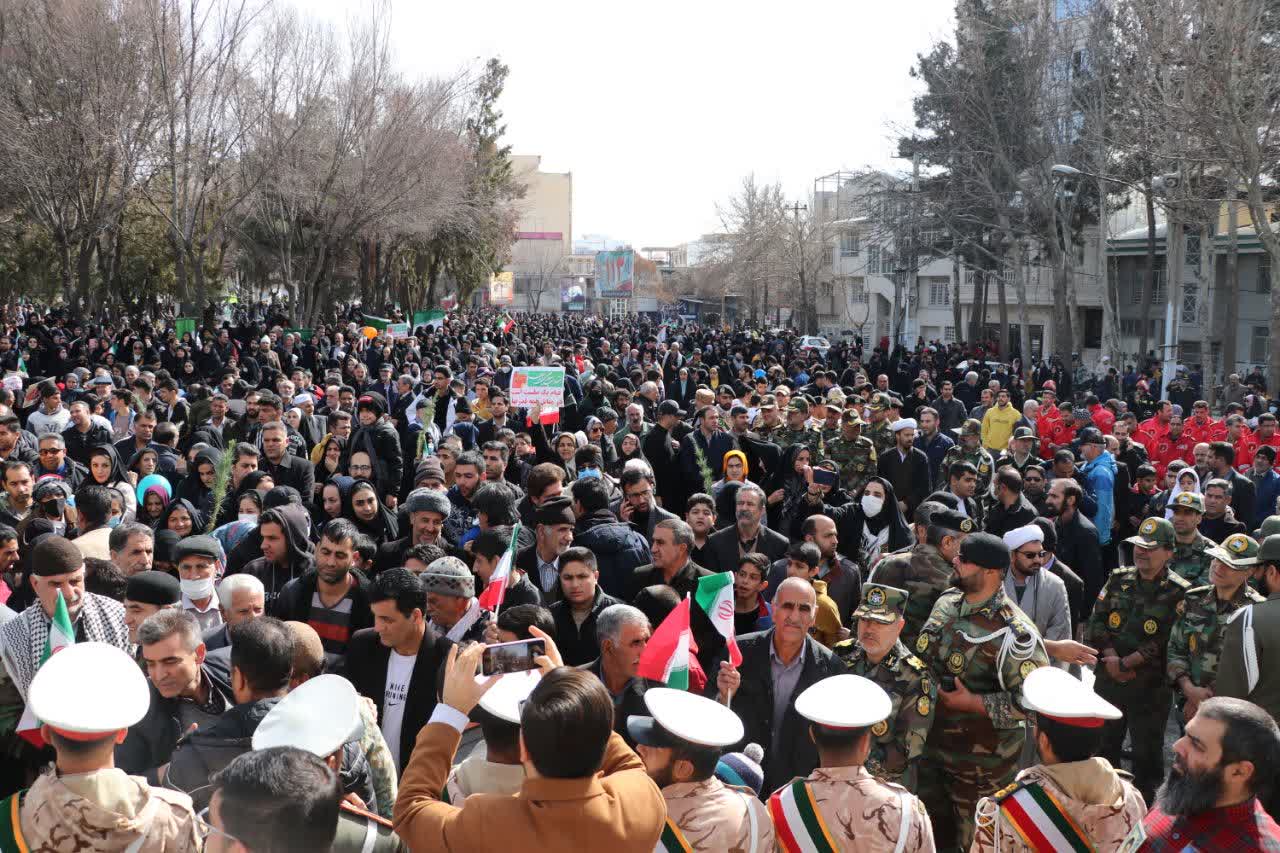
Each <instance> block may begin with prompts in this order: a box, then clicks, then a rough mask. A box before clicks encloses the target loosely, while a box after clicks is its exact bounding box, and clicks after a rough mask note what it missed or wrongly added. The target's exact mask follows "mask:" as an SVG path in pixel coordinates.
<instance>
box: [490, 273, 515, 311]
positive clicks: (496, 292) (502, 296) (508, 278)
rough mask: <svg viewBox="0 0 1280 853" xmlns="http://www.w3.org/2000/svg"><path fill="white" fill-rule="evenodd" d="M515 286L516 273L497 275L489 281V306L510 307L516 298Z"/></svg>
mask: <svg viewBox="0 0 1280 853" xmlns="http://www.w3.org/2000/svg"><path fill="white" fill-rule="evenodd" d="M515 285H516V274H515V273H513V272H500V273H495V274H494V276H493V277H492V278H491V279H490V280H489V304H490V305H510V304H511V302H512V300H513V299H514V298H515Z"/></svg>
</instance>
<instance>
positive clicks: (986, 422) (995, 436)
mask: <svg viewBox="0 0 1280 853" xmlns="http://www.w3.org/2000/svg"><path fill="white" fill-rule="evenodd" d="M1021 417H1022V413H1021V412H1019V411H1018V410H1017V409H1015V408H1014V407H1013V406H1012V405H1010V403H1009V392H1008V391H1007V390H1006V389H1004V388H1001V389H1000V392H999V393H998V394H996V404H995V405H994V406H992V407H991V408H990V409H987V413H986V414H985V415H983V416H982V446H983V447H985V448H986V449H987V450H989V451H991V455H992V456H998V455H999V454H1001V453H1003V452H1004V451H1006V450H1008V449H1009V438H1010V436H1012V435H1013V426H1014V424H1016V423H1017V422H1018V420H1019V419H1020V418H1021Z"/></svg>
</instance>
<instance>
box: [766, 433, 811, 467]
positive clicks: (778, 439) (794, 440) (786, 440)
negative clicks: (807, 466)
mask: <svg viewBox="0 0 1280 853" xmlns="http://www.w3.org/2000/svg"><path fill="white" fill-rule="evenodd" d="M772 441H773V443H774V444H776V445H778V446H779V447H781V448H782V449H783V450H786V449H787V448H788V447H791V446H792V445H793V444H803V445H804V446H805V447H807V448H809V453H810V455H811V456H812V462H811V464H816V463H817V462H818V461H819V460H820V459H822V433H820V432H818V431H817V430H816V429H809V428H808V427H804V428H803V429H791V428H790V427H788V426H784V427H783V428H782V429H780V430H778V431H777V432H776V433H774V434H773V436H772Z"/></svg>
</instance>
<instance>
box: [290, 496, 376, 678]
mask: <svg viewBox="0 0 1280 853" xmlns="http://www.w3.org/2000/svg"><path fill="white" fill-rule="evenodd" d="M359 535H360V532H359V531H358V530H356V526H355V525H354V524H352V523H351V522H350V521H348V520H347V519H345V518H335V519H333V520H331V521H329V522H326V523H325V526H324V529H323V530H322V531H321V532H320V542H319V543H318V544H317V545H316V551H315V565H316V567H315V568H314V569H312V570H311V571H309V572H307V573H306V574H304V575H302V576H301V577H296V578H294V579H293V580H291V581H289V582H288V583H287V584H285V585H284V589H282V590H281V591H280V597H279V598H277V599H276V602H275V605H274V607H273V608H272V615H273V616H277V617H279V618H280V619H281V620H282V621H287V622H302V623H304V624H307V625H310V626H311V627H312V628H314V629H315V632H316V633H317V634H318V635H319V636H320V642H321V644H322V645H323V646H324V651H325V655H326V656H327V657H330V658H331V659H332V658H335V657H341V656H342V655H345V654H346V652H347V643H348V642H349V641H350V640H351V635H352V634H354V633H355V632H356V631H359V630H361V629H362V628H372V627H373V611H372V610H371V609H370V608H369V581H368V580H367V579H366V578H365V576H364V575H363V574H361V573H360V572H358V571H354V570H353V569H352V565H353V564H354V561H355V559H356V557H357V551H356V546H355V543H356V539H357V538H358V537H359Z"/></svg>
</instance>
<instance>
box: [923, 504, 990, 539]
mask: <svg viewBox="0 0 1280 853" xmlns="http://www.w3.org/2000/svg"><path fill="white" fill-rule="evenodd" d="M929 523H930V524H932V525H935V526H937V527H941V528H942V529H943V530H953V531H955V532H956V533H971V532H973V519H971V518H969V517H968V516H967V515H965V514H964V513H962V512H959V511H957V510H954V509H944V510H942V511H941V512H935V513H934V514H933V515H931V516H929ZM1002 544H1003V543H1002Z"/></svg>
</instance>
